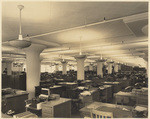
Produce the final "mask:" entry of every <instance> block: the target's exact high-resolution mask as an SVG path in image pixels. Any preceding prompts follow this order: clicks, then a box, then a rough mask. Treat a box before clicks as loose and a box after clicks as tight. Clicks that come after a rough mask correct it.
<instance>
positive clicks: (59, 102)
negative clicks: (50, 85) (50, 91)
mask: <svg viewBox="0 0 150 119" xmlns="http://www.w3.org/2000/svg"><path fill="white" fill-rule="evenodd" d="M42 117H43V118H53V117H66V118H69V117H71V100H70V99H67V98H60V99H56V100H52V101H48V102H44V103H42Z"/></svg>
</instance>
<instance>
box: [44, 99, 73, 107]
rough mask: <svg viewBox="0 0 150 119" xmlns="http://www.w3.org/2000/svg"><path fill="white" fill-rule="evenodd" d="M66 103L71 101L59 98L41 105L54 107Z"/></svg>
mask: <svg viewBox="0 0 150 119" xmlns="http://www.w3.org/2000/svg"><path fill="white" fill-rule="evenodd" d="M68 101H71V99H68V98H59V99H55V100H51V101H46V102H43V103H42V104H44V105H50V106H55V105H59V104H61V103H65V102H68Z"/></svg>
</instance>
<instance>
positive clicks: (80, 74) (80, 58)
mask: <svg viewBox="0 0 150 119" xmlns="http://www.w3.org/2000/svg"><path fill="white" fill-rule="evenodd" d="M75 59H76V60H77V80H84V60H85V59H86V55H77V56H75Z"/></svg>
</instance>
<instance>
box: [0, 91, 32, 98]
mask: <svg viewBox="0 0 150 119" xmlns="http://www.w3.org/2000/svg"><path fill="white" fill-rule="evenodd" d="M13 90H15V94H14V93H10V94H6V95H3V97H5V98H11V97H15V96H21V95H28V94H29V93H28V92H27V91H23V90H17V89H13Z"/></svg>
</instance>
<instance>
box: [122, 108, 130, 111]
mask: <svg viewBox="0 0 150 119" xmlns="http://www.w3.org/2000/svg"><path fill="white" fill-rule="evenodd" d="M122 110H125V111H130V110H128V109H127V108H122Z"/></svg>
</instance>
